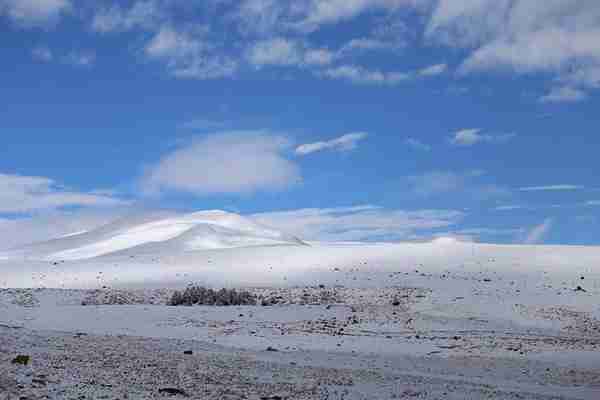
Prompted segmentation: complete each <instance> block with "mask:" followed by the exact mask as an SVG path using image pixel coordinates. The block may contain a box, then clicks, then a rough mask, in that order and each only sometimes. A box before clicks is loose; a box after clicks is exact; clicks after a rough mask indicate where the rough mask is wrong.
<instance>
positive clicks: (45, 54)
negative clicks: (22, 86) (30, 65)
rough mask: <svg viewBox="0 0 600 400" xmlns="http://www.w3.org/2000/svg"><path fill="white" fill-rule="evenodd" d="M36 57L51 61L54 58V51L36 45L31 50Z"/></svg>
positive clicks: (40, 59)
mask: <svg viewBox="0 0 600 400" xmlns="http://www.w3.org/2000/svg"><path fill="white" fill-rule="evenodd" d="M31 55H32V56H33V58H34V59H36V60H38V61H43V62H50V61H52V60H53V59H54V55H53V54H52V51H51V50H50V49H49V48H48V47H36V48H35V49H33V50H32V51H31Z"/></svg>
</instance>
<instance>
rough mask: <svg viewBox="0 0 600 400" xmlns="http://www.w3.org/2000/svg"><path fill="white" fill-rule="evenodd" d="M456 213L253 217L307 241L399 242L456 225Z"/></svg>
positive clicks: (360, 210)
mask: <svg viewBox="0 0 600 400" xmlns="http://www.w3.org/2000/svg"><path fill="white" fill-rule="evenodd" d="M464 216H465V214H464V213H463V212H461V211H455V210H414V211H405V210H387V209H384V208H381V207H376V206H371V205H368V206H359V207H340V208H326V209H323V208H309V209H300V210H292V211H280V212H269V213H260V214H254V215H252V217H253V218H254V219H255V220H257V221H259V222H261V223H263V224H265V225H267V226H271V227H274V228H277V229H280V230H282V231H284V232H288V233H291V234H294V235H297V236H298V237H301V238H303V239H307V240H326V241H343V240H398V239H408V238H410V237H412V236H414V235H415V234H417V233H418V232H422V231H429V230H431V229H437V228H445V227H448V226H451V225H454V224H457V223H458V222H460V221H461V220H462V219H463V218H464Z"/></svg>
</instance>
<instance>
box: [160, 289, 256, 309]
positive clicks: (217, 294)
mask: <svg viewBox="0 0 600 400" xmlns="http://www.w3.org/2000/svg"><path fill="white" fill-rule="evenodd" d="M169 305H172V306H179V305H185V306H193V305H209V306H240V305H256V296H254V295H253V294H251V293H250V292H247V291H237V290H235V289H225V288H223V289H221V290H219V291H215V290H213V289H207V288H205V287H202V286H189V287H188V288H186V289H185V290H184V291H183V292H180V291H175V293H173V295H172V296H171V300H170V301H169Z"/></svg>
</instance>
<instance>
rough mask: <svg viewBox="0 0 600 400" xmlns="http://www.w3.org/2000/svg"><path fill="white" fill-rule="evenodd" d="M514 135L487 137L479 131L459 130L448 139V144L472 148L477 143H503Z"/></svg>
mask: <svg viewBox="0 0 600 400" xmlns="http://www.w3.org/2000/svg"><path fill="white" fill-rule="evenodd" d="M515 136H516V134H514V133H507V134H503V135H489V134H483V133H481V129H476V128H473V129H461V130H459V131H457V132H455V133H454V136H452V138H450V143H452V144H453V145H455V146H465V147H468V146H473V145H476V144H478V143H485V142H487V143H504V142H507V141H509V140H510V139H512V138H514V137H515Z"/></svg>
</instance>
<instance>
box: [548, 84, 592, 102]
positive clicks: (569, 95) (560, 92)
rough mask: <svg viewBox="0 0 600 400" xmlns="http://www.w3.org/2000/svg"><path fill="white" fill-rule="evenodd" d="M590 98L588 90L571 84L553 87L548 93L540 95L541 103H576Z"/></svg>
mask: <svg viewBox="0 0 600 400" xmlns="http://www.w3.org/2000/svg"><path fill="white" fill-rule="evenodd" d="M587 98H588V95H587V94H586V92H584V91H583V90H581V89H577V88H574V87H571V86H561V87H556V88H553V89H552V90H551V91H550V92H549V93H548V94H546V95H544V96H542V97H540V102H541V103H575V102H578V101H582V100H585V99H587Z"/></svg>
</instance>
